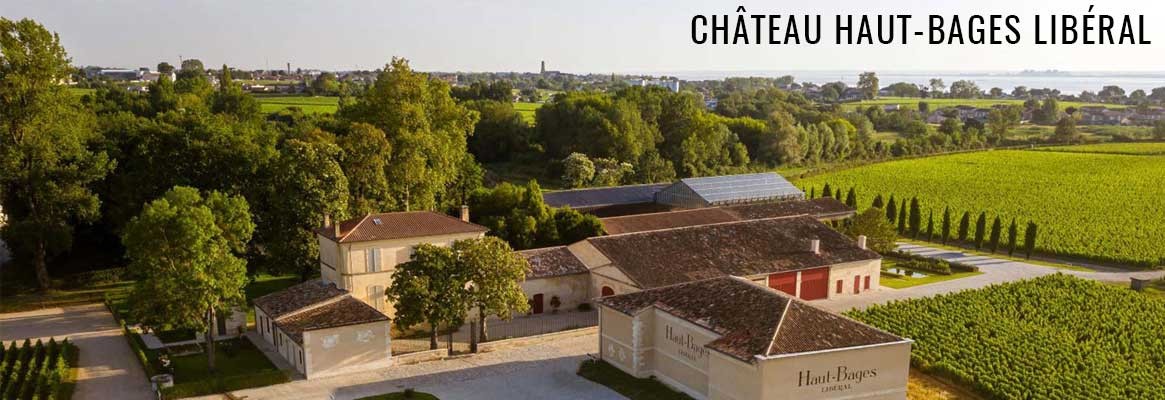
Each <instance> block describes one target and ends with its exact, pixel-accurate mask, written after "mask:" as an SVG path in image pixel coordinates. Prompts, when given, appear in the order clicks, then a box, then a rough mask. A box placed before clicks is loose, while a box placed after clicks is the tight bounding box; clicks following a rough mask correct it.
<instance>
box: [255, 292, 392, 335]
mask: <svg viewBox="0 0 1165 400" xmlns="http://www.w3.org/2000/svg"><path fill="white" fill-rule="evenodd" d="M274 321H275V325H276V326H278V327H279V329H280V330H282V331H283V333H285V334H287V336H290V337H291V340H293V341H295V342H296V343H300V344H303V333H304V332H306V331H314V330H320V329H328V328H338V327H341V326H349V325H359V324H366V323H369V322H380V321H388V316H386V315H384V314H383V313H381V312H380V311H377V310H376V309H375V308H373V307H372V306H370V305H368V304H366V303H364V302H363V301H360V300H357V299H354V298H352V297H347V296H345V297H344V298H341V299H339V300H336V301H333V302H331V303H327V304H324V305H321V306H318V307H315V308H311V309H307V310H304V311H302V312H298V313H295V314H291V315H288V316H286V317H284V318H279V319H276V320H274Z"/></svg>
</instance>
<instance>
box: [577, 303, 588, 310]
mask: <svg viewBox="0 0 1165 400" xmlns="http://www.w3.org/2000/svg"><path fill="white" fill-rule="evenodd" d="M578 310H579V311H590V310H591V303H579V305H578Z"/></svg>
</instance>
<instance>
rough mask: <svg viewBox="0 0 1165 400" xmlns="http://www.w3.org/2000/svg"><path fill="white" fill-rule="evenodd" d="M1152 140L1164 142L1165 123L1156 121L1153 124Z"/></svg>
mask: <svg viewBox="0 0 1165 400" xmlns="http://www.w3.org/2000/svg"><path fill="white" fill-rule="evenodd" d="M1153 139H1157V140H1165V121H1157V122H1156V123H1154V124H1153Z"/></svg>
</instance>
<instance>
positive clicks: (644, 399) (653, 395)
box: [578, 360, 692, 400]
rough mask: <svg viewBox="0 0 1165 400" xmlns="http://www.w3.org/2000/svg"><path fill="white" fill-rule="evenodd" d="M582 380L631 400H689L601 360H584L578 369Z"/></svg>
mask: <svg viewBox="0 0 1165 400" xmlns="http://www.w3.org/2000/svg"><path fill="white" fill-rule="evenodd" d="M578 374H579V376H581V377H583V378H587V379H588V380H591V381H594V382H595V383H598V384H600V385H603V386H606V387H609V388H611V390H614V391H616V392H619V394H621V395H624V396H627V398H629V399H631V400H655V399H660V400H663V399H691V398H692V397H691V396H688V395H687V394H684V393H681V392H678V391H675V390H673V389H672V388H670V387H667V385H664V384H663V383H660V382H659V381H657V380H655V379H651V378H646V379H640V378H636V377H634V376H631V375H628V374H627V373H626V372H623V371H621V370H619V369H618V368H615V366H613V365H611V364H608V363H607V362H606V361H602V360H586V361H583V362H582V365H579V367H578Z"/></svg>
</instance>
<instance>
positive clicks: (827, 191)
mask: <svg viewBox="0 0 1165 400" xmlns="http://www.w3.org/2000/svg"><path fill="white" fill-rule="evenodd" d="M821 197H833V187H831V186H829V182H825V187H824V188H822V189H821Z"/></svg>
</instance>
